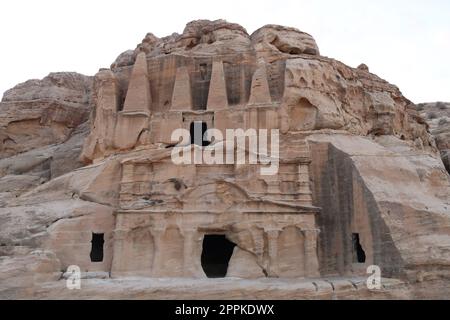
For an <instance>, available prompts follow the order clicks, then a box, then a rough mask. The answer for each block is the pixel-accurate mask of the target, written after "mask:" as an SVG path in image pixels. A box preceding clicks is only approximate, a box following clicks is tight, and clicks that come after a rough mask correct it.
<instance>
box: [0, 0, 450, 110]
mask: <svg viewBox="0 0 450 320" xmlns="http://www.w3.org/2000/svg"><path fill="white" fill-rule="evenodd" d="M0 15H1V16H0V36H1V39H0V41H1V42H0V43H1V50H0V72H1V75H0V92H1V93H3V92H4V91H5V90H7V89H8V88H11V87H13V86H14V85H15V84H17V83H19V82H23V81H25V80H28V79H31V78H43V77H44V76H46V75H47V74H48V73H49V72H53V71H77V72H80V73H83V74H86V75H94V74H95V73H96V72H97V71H98V69H99V68H102V67H109V66H110V64H111V63H112V62H113V61H114V59H115V58H116V57H117V56H118V55H119V54H120V53H121V52H123V51H125V50H127V49H134V48H135V47H136V45H137V44H138V43H139V42H140V41H141V40H142V39H143V37H144V36H145V34H146V33H147V32H153V33H154V34H155V35H157V36H159V37H162V36H166V35H169V34H171V33H173V32H178V33H181V32H182V31H183V28H184V26H185V24H186V23H187V22H189V21H191V20H195V19H210V20H213V19H219V18H223V19H226V20H228V21H230V22H236V23H239V24H240V25H242V26H243V27H244V28H246V29H247V31H248V32H249V33H251V32H253V31H255V30H256V29H257V28H259V27H261V26H263V25H265V24H281V25H286V26H292V27H296V28H298V29H300V30H302V31H305V32H308V33H310V34H311V35H313V36H314V37H315V39H316V41H317V43H318V45H319V48H320V51H321V54H322V55H325V56H328V57H332V58H335V59H338V60H340V61H342V62H344V63H346V64H347V65H350V66H352V67H356V66H358V65H359V64H360V63H362V62H364V63H366V64H367V65H368V66H369V68H370V71H371V72H373V73H376V74H378V75H379V76H381V77H382V78H384V79H386V80H388V81H389V82H391V83H394V84H396V85H397V86H399V87H400V89H401V90H402V92H403V93H404V95H405V96H406V97H408V98H409V99H411V100H413V101H414V102H416V103H418V102H426V101H450V1H448V0H427V1H425V0H394V1H393V0H376V1H373V0H339V1H335V0H334V1H332V0H314V1H312V0H292V1H290V0H258V1H248V0H238V1H235V0H227V1H224V0H221V1H217V3H216V2H213V1H212V0H209V1H208V0H183V1H175V0H165V1H164V0H158V1H149V0H147V1H144V0H126V1H124V0H122V1H116V0H107V1H106V0H105V1H100V0H76V1H68V0H59V1H58V0H39V1H36V0H34V1H33V0H2V1H0ZM0 95H1V94H0Z"/></svg>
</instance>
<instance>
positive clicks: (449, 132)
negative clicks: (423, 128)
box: [417, 102, 450, 173]
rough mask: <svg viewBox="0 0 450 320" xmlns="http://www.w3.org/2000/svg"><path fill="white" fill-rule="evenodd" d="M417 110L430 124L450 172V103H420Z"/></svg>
mask: <svg viewBox="0 0 450 320" xmlns="http://www.w3.org/2000/svg"><path fill="white" fill-rule="evenodd" d="M417 111H418V112H419V113H420V115H421V116H422V117H423V118H424V119H425V120H426V121H427V123H428V125H429V126H430V132H431V134H432V135H433V136H434V138H435V139H436V146H437V148H438V149H439V151H440V152H441V157H442V161H443V162H444V165H445V167H446V168H447V171H448V172H449V173H450V103H444V102H436V103H420V104H418V105H417Z"/></svg>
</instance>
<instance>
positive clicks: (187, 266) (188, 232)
mask: <svg viewBox="0 0 450 320" xmlns="http://www.w3.org/2000/svg"><path fill="white" fill-rule="evenodd" d="M181 233H182V236H183V238H184V248H183V275H184V276H185V277H204V273H203V272H202V267H201V250H199V249H198V247H199V243H200V244H201V238H200V234H199V233H198V231H197V229H194V228H192V229H184V230H182V231H181Z"/></svg>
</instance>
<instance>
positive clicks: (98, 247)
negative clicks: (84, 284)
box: [91, 233, 105, 262]
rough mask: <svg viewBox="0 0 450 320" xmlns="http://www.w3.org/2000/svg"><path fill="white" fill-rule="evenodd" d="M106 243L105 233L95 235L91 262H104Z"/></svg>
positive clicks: (93, 235) (93, 236) (92, 243)
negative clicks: (104, 245) (104, 246)
mask: <svg viewBox="0 0 450 320" xmlns="http://www.w3.org/2000/svg"><path fill="white" fill-rule="evenodd" d="M104 243H105V239H104V234H103V233H93V234H92V241H91V245H92V248H91V261H92V262H102V261H103V244H104Z"/></svg>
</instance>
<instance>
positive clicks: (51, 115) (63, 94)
mask: <svg viewBox="0 0 450 320" xmlns="http://www.w3.org/2000/svg"><path fill="white" fill-rule="evenodd" d="M91 86H92V79H91V78H90V77H86V76H83V75H80V74H77V73H51V74H50V75H49V76H47V77H45V78H44V79H42V80H29V81H27V82H24V83H22V84H19V85H17V86H16V87H14V88H12V89H10V90H8V91H6V92H5V94H4V95H3V99H2V102H0V158H5V157H9V156H13V155H16V154H18V153H22V152H26V151H29V150H31V149H35V148H38V147H43V146H46V145H51V144H57V143H62V142H64V141H66V140H67V139H68V138H69V137H70V135H71V133H72V131H73V130H74V129H75V128H76V127H77V126H78V125H80V124H81V123H83V122H85V121H86V120H87V119H88V117H89V113H90V107H89V99H90V90H91Z"/></svg>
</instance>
